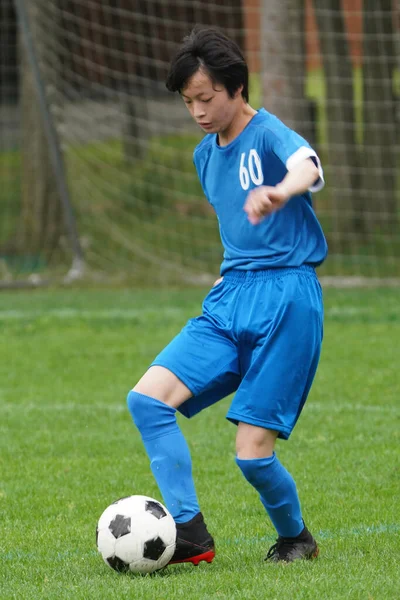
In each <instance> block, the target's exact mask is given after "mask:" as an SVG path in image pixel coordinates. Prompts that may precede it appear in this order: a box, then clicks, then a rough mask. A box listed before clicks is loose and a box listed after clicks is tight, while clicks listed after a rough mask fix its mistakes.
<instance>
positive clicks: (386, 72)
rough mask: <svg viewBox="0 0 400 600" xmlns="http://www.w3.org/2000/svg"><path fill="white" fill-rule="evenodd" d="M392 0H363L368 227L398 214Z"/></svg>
mask: <svg viewBox="0 0 400 600" xmlns="http://www.w3.org/2000/svg"><path fill="white" fill-rule="evenodd" d="M393 23H394V18H393V11H392V1H391V0H364V9H363V25H364V44H363V47H364V52H363V54H364V57H363V96H364V102H363V112H364V119H363V120H364V136H363V155H362V165H363V167H364V169H363V173H364V177H363V185H362V195H363V199H364V206H365V210H364V213H363V214H364V227H365V229H367V230H370V229H372V228H373V227H375V226H376V225H377V226H378V227H379V228H383V229H386V230H393V228H394V227H396V225H397V222H398V216H397V194H398V190H397V181H396V179H397V165H398V162H397V152H398V149H399V137H398V135H399V129H398V123H396V98H395V94H394V81H393V78H394V72H395V67H396V52H395V44H394V37H395V33H394V27H393Z"/></svg>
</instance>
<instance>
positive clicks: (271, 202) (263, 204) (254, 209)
mask: <svg viewBox="0 0 400 600" xmlns="http://www.w3.org/2000/svg"><path fill="white" fill-rule="evenodd" d="M287 200H289V194H288V193H287V191H286V189H285V187H284V186H283V185H281V184H278V185H276V186H275V187H270V186H266V185H260V186H259V187H256V188H254V189H253V190H251V192H249V194H248V196H247V198H246V202H245V204H244V207H243V208H244V211H245V212H246V213H247V218H248V219H249V221H250V223H251V224H252V225H257V224H258V223H261V221H262V220H263V219H264V218H265V217H266V216H267V215H270V214H271V213H273V212H276V211H277V210H279V209H280V208H282V207H283V206H284V205H285V203H286V202H287Z"/></svg>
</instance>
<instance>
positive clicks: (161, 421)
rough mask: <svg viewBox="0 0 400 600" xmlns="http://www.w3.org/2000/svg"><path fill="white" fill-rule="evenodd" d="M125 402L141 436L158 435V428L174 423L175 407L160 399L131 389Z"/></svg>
mask: <svg viewBox="0 0 400 600" xmlns="http://www.w3.org/2000/svg"><path fill="white" fill-rule="evenodd" d="M126 403H127V405H128V409H129V412H130V413H131V415H132V419H133V421H134V423H135V425H136V427H137V428H138V429H139V431H140V433H141V434H142V437H143V436H145V437H148V436H153V435H155V434H157V435H158V430H160V429H163V428H165V427H167V426H174V425H176V417H175V413H176V410H175V408H172V407H171V406H168V405H167V404H165V403H164V402H161V400H157V399H156V398H151V397H150V396H146V395H144V394H140V393H139V392H135V391H134V390H131V391H130V392H129V394H128V396H127V398H126Z"/></svg>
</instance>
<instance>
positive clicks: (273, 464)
mask: <svg viewBox="0 0 400 600" xmlns="http://www.w3.org/2000/svg"><path fill="white" fill-rule="evenodd" d="M167 88H168V89H169V90H170V91H172V92H179V93H180V95H181V96H182V98H183V101H184V102H185V104H186V106H187V108H188V110H189V112H190V114H191V115H192V117H193V119H194V120H195V121H196V122H197V123H198V124H199V126H200V127H201V128H202V129H203V131H204V132H205V133H206V134H207V135H206V136H205V137H204V139H203V140H202V141H201V142H200V144H199V145H198V146H197V148H196V149H195V151H194V164H195V166H196V169H197V172H198V175H199V178H200V181H201V184H202V187H203V190H204V193H205V195H206V197H207V199H208V201H209V202H210V203H211V205H212V206H213V207H214V209H215V211H216V213H217V217H218V221H219V227H220V233H221V240H222V244H223V246H224V250H225V251H224V256H223V262H222V265H221V270H220V274H221V278H220V279H218V280H217V281H216V282H215V284H214V286H213V288H212V289H211V291H210V292H209V294H208V295H207V297H206V298H205V300H204V303H203V311H202V315H201V316H199V317H197V318H195V319H191V320H190V321H189V322H188V323H187V324H186V326H185V327H184V328H183V330H182V331H181V332H180V333H179V334H178V335H177V336H176V337H175V338H174V339H173V340H172V342H171V343H170V344H169V345H167V347H166V348H165V349H164V350H163V351H162V352H161V353H160V354H159V355H158V356H157V357H156V359H155V360H154V362H153V363H152V364H151V366H150V368H149V369H148V371H147V372H146V373H145V375H144V376H143V377H142V378H141V379H140V381H139V382H138V383H137V385H136V386H135V387H134V388H133V390H132V391H131V392H130V393H129V394H128V398H127V402H128V407H129V410H130V412H131V414H132V417H133V420H134V422H135V424H136V426H137V428H138V429H139V431H140V434H141V436H142V440H143V443H144V446H145V449H146V451H147V454H148V456H149V459H150V464H151V469H152V472H153V474H154V477H155V479H156V481H157V484H158V487H159V489H160V492H161V494H162V496H163V499H164V502H165V504H166V506H167V507H168V509H169V511H170V512H171V513H172V515H173V517H174V519H175V521H176V524H177V545H176V551H175V554H174V556H173V558H172V560H171V563H178V562H192V563H194V564H197V563H198V562H199V561H200V560H206V561H208V562H211V561H212V559H213V558H214V555H215V546H214V541H213V538H212V537H211V535H210V534H209V532H208V530H207V528H206V524H205V522H204V519H203V515H202V513H201V512H200V508H199V503H198V499H197V495H196V491H195V486H194V483H193V478H192V466H191V457H190V453H189V449H188V446H187V444H186V441H185V439H184V437H183V435H182V433H181V430H180V428H179V426H178V424H177V421H176V410H179V411H180V412H181V413H182V414H184V415H185V416H186V417H192V416H194V415H195V414H197V413H198V412H199V411H201V410H203V409H204V408H207V407H209V406H211V405H212V404H214V403H215V402H217V401H218V400H220V399H222V398H224V397H226V396H228V395H229V394H231V393H232V392H236V394H235V396H234V399H233V401H232V403H231V406H230V408H229V410H228V413H227V418H228V419H229V420H230V421H231V422H232V423H234V424H236V425H237V429H236V463H237V465H238V467H239V468H240V470H241V471H242V473H243V475H244V477H245V478H246V480H247V481H248V482H249V483H250V484H251V485H252V486H254V488H255V489H256V490H257V491H258V493H259V495H260V499H261V502H262V504H263V505H264V507H265V510H266V512H267V513H268V515H269V518H270V519H271V521H272V524H273V525H274V527H275V529H276V531H277V534H278V538H277V542H276V544H274V545H273V546H272V547H271V548H270V550H269V552H268V554H267V557H266V559H267V560H269V561H273V562H278V561H285V562H291V561H293V560H295V559H301V558H305V559H310V558H313V557H316V556H317V554H318V546H317V543H316V541H315V540H314V538H313V536H312V535H311V533H310V532H309V531H308V529H307V527H306V526H305V524H304V521H303V517H302V511H301V508H300V502H299V497H298V494H297V490H296V485H295V482H294V480H293V478H292V476H291V475H290V473H289V472H288V471H287V470H286V469H285V467H284V466H283V465H282V464H281V463H280V461H279V459H278V457H277V455H276V454H275V452H274V448H275V442H276V439H277V438H278V437H279V438H282V439H288V438H289V436H290V433H291V432H292V430H293V427H294V425H295V423H296V421H297V419H298V417H299V415H300V413H301V410H302V408H303V405H304V403H305V401H306V398H307V395H308V392H309V390H310V387H311V384H312V381H313V379H314V375H315V372H316V369H317V364H318V360H319V355H320V348H321V341H322V327H323V307H322V294H321V287H320V285H319V282H318V279H317V277H316V274H315V267H317V266H318V265H320V264H321V263H322V262H323V260H324V259H325V257H326V254H327V246H326V242H325V238H324V235H323V232H322V230H321V227H320V225H319V223H318V221H317V218H316V216H315V213H314V211H313V208H312V201H311V194H310V192H313V191H317V190H319V189H320V188H321V187H322V186H323V185H324V181H323V173H322V169H321V166H320V161H319V159H318V157H317V155H316V153H315V152H314V150H313V149H312V148H311V147H310V146H309V144H308V143H307V142H306V141H305V140H304V139H303V138H301V137H300V136H299V135H298V134H297V133H295V132H294V131H292V130H290V129H289V128H288V127H286V126H285V125H284V124H283V123H282V122H281V121H280V120H279V119H278V118H276V117H275V116H273V115H272V114H270V113H268V112H267V111H266V110H264V109H261V110H258V111H256V110H254V109H253V108H252V107H251V106H250V105H249V104H248V68H247V65H246V62H245V59H244V57H243V55H242V52H241V51H240V49H239V47H238V46H237V45H236V43H234V42H233V41H232V40H230V39H229V38H227V37H226V36H225V35H224V34H223V33H222V32H220V31H218V30H216V29H214V28H203V29H202V28H195V29H194V30H193V31H192V33H191V34H190V35H189V36H188V37H187V38H185V39H184V41H183V44H182V46H181V47H180V49H179V50H178V52H177V54H176V56H175V57H174V59H173V60H172V63H171V66H170V71H169V75H168V79H167Z"/></svg>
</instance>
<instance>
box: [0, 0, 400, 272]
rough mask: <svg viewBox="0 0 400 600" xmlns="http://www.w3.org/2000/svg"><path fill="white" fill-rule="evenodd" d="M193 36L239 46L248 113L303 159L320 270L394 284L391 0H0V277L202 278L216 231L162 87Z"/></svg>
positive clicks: (211, 263) (188, 128) (187, 126)
mask: <svg viewBox="0 0 400 600" xmlns="http://www.w3.org/2000/svg"><path fill="white" fill-rule="evenodd" d="M322 5H323V8H322V7H321V6H322ZM17 24H18V26H17ZM195 24H203V25H210V24H212V25H216V26H219V27H221V28H222V29H223V30H224V31H225V32H226V33H227V34H228V35H230V36H232V37H233V38H234V39H235V40H236V41H237V42H238V43H239V45H240V46H241V47H242V48H243V50H244V52H245V54H246V57H247V60H248V63H249V67H250V72H251V77H250V103H251V104H252V105H253V106H254V107H255V108H258V107H259V106H261V105H264V106H265V107H266V108H267V110H271V111H272V112H274V113H276V114H277V115H278V116H279V117H280V118H282V119H283V120H284V121H285V122H287V123H288V124H289V125H290V126H293V127H294V128H296V129H297V130H298V131H300V132H301V133H302V134H304V136H305V137H306V138H307V139H308V140H309V141H310V143H311V144H312V145H313V146H314V147H315V148H316V150H317V152H318V153H319V155H320V157H321V160H322V162H323V166H324V170H325V174H326V182H327V185H326V187H325V189H324V190H323V191H322V192H320V193H318V194H317V195H315V197H314V200H315V206H316V211H317V214H318V217H319V219H320V221H321V223H322V225H323V228H324V231H325V234H326V237H327V239H328V244H329V247H330V255H329V259H328V260H327V261H326V264H325V265H323V266H322V267H321V270H320V273H321V275H326V276H331V275H332V276H343V277H345V276H353V277H354V276H358V277H361V276H362V277H379V278H397V277H400V235H399V234H400V225H399V221H400V211H399V206H400V200H399V189H400V179H399V176H398V166H399V143H400V135H399V133H400V132H399V127H400V114H399V96H400V76H399V67H400V65H399V15H398V13H397V12H396V6H395V5H394V3H393V5H392V4H391V3H390V2H387V1H386V0H343V2H342V3H340V2H337V1H332V0H331V1H328V2H325V3H319V2H315V1H314V2H313V1H312V0H307V1H306V0H304V2H302V1H299V0H296V1H294V0H279V1H278V0H219V1H218V2H216V1H215V0H107V1H106V0H63V1H62V2H61V0H29V1H28V0H3V2H2V3H1V7H0V37H1V40H2V44H1V50H0V176H1V182H2V183H1V186H0V210H1V218H0V282H11V283H12V282H15V281H20V280H24V279H29V278H30V280H32V278H33V281H39V280H45V279H46V278H50V279H51V278H56V277H58V276H64V275H65V274H66V273H69V274H70V276H73V275H74V269H75V271H76V274H82V272H81V266H82V264H83V263H84V264H85V271H84V276H86V277H89V278H101V279H103V278H104V279H107V280H121V281H123V280H129V281H138V282H139V281H140V282H144V283H177V282H182V281H185V282H193V283H196V282H199V283H202V282H204V283H205V282H208V281H211V280H212V278H213V277H214V278H216V277H217V276H218V269H219V264H220V262H221V259H222V247H221V243H220V239H219V232H218V223H217V220H216V217H215V214H214V213H213V210H212V209H211V207H210V206H209V204H208V203H207V201H206V200H205V198H204V195H203V193H202V190H201V187H200V184H199V182H198V179H197V175H196V173H195V169H194V166H193V162H192V155H193V149H194V147H195V145H196V144H197V143H198V142H199V141H200V140H201V137H202V134H201V132H200V131H199V129H198V127H197V126H196V125H195V124H194V123H193V122H192V121H191V118H190V116H189V114H188V112H187V109H186V108H185V106H184V104H183V102H182V100H181V99H180V98H179V96H178V95H174V94H170V93H169V92H168V91H167V90H166V88H165V76H166V73H167V69H168V63H169V59H170V57H171V56H172V54H173V52H174V50H175V49H176V48H177V47H178V44H179V43H180V41H181V40H182V38H183V37H184V36H185V35H186V34H187V33H188V32H189V31H190V29H191V27H192V26H193V25H195ZM71 265H73V267H74V268H73V269H72V270H71ZM78 272H79V273H78ZM39 278H40V279H39Z"/></svg>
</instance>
